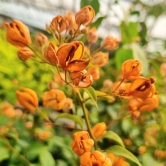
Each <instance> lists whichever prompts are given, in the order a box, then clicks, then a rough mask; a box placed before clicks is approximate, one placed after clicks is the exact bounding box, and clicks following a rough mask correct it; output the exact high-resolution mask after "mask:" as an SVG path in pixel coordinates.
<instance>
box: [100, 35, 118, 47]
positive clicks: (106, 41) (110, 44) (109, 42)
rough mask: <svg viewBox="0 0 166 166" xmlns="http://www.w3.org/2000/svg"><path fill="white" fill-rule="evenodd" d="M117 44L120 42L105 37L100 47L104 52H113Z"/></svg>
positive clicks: (111, 37) (110, 37)
mask: <svg viewBox="0 0 166 166" xmlns="http://www.w3.org/2000/svg"><path fill="white" fill-rule="evenodd" d="M119 42H120V41H119V40H117V39H116V38H114V37H113V36H107V37H106V38H105V39H104V41H103V44H102V47H103V48H105V49H106V50H113V49H115V48H116V47H117V45H118V44H119Z"/></svg>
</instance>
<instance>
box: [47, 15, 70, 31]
mask: <svg viewBox="0 0 166 166" xmlns="http://www.w3.org/2000/svg"><path fill="white" fill-rule="evenodd" d="M50 27H51V28H52V29H53V30H55V31H57V32H58V33H61V32H63V31H64V30H66V29H67V28H68V22H67V21H66V19H65V18H64V17H63V16H61V15H58V16H56V17H55V18H53V20H52V21H51V24H50Z"/></svg>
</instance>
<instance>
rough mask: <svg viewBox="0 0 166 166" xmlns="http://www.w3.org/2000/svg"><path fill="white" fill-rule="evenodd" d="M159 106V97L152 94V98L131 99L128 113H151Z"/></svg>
mask: <svg viewBox="0 0 166 166" xmlns="http://www.w3.org/2000/svg"><path fill="white" fill-rule="evenodd" d="M158 105H159V96H158V94H154V95H153V96H152V97H147V98H144V99H140V98H133V99H131V100H130V102H129V104H128V109H129V110H130V111H137V110H138V111H151V110H153V109H155V108H157V107H158Z"/></svg>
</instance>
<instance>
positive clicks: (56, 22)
mask: <svg viewBox="0 0 166 166" xmlns="http://www.w3.org/2000/svg"><path fill="white" fill-rule="evenodd" d="M94 16H95V12H94V10H93V8H92V7H91V6H85V7H84V8H82V9H80V11H78V12H77V13H76V14H75V15H74V14H73V13H71V12H70V13H67V14H66V15H65V16H62V15H58V16H56V17H54V18H53V19H52V21H51V23H50V24H49V25H46V29H47V31H48V32H49V33H50V34H52V35H53V37H54V39H55V42H49V41H48V38H47V37H46V36H45V35H44V34H42V33H38V34H37V35H36V37H35V41H34V44H35V45H36V46H37V48H38V50H39V51H40V52H41V55H39V54H37V53H36V52H35V51H34V49H32V48H31V46H30V44H31V43H32V44H33V42H32V40H31V37H30V33H29V29H28V27H27V26H26V25H24V24H23V23H22V22H20V21H18V20H14V21H12V22H11V23H5V25H6V29H7V33H6V38H7V41H8V42H9V43H11V44H12V45H14V46H16V47H18V49H19V50H18V57H19V59H20V60H22V61H27V60H28V59H32V60H35V61H39V62H42V63H47V64H50V65H52V66H55V67H56V69H57V72H58V74H59V76H60V78H61V79H62V80H63V81H64V82H65V83H67V84H69V85H71V86H76V87H81V88H86V87H89V86H91V85H92V83H93V81H95V80H98V79H99V78H100V73H99V67H102V66H104V65H105V64H106V63H107V61H108V53H107V52H106V53H104V52H102V49H106V50H113V49H115V47H116V46H117V45H118V43H119V41H118V40H117V39H115V38H114V37H112V36H108V37H106V38H105V39H104V40H103V42H102V44H101V47H100V49H97V50H96V51H94V52H91V49H90V46H91V44H92V43H95V42H96V41H97V40H98V34H97V30H96V28H89V27H88V25H89V24H90V23H91V22H92V21H93V18H94ZM82 34H86V35H87V41H88V43H89V46H88V47H86V46H85V45H84V43H83V42H81V41H78V40H75V39H76V38H78V37H79V36H81V35H82ZM62 73H65V77H64V78H62V77H63V76H62Z"/></svg>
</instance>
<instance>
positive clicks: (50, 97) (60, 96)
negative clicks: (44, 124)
mask: <svg viewBox="0 0 166 166" xmlns="http://www.w3.org/2000/svg"><path fill="white" fill-rule="evenodd" d="M65 100H66V95H65V94H64V92H63V91H61V90H58V89H51V90H50V91H47V92H45V93H44V95H43V105H44V107H46V108H53V109H54V110H56V111H59V110H61V109H62V108H63V105H64V103H65Z"/></svg>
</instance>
